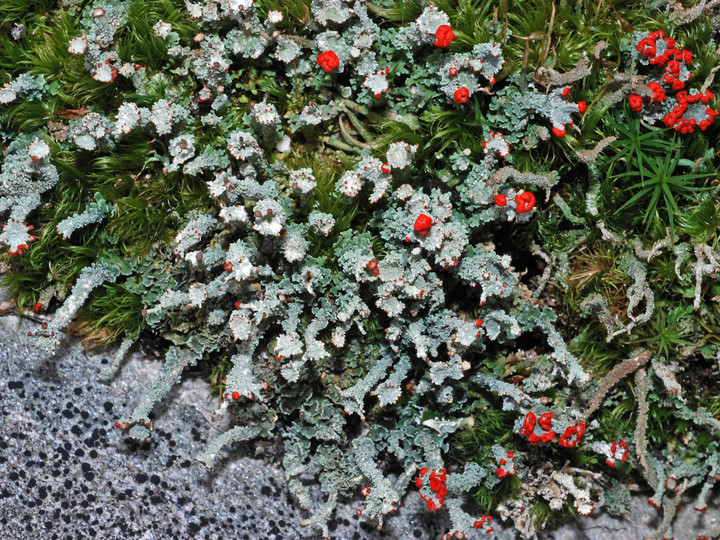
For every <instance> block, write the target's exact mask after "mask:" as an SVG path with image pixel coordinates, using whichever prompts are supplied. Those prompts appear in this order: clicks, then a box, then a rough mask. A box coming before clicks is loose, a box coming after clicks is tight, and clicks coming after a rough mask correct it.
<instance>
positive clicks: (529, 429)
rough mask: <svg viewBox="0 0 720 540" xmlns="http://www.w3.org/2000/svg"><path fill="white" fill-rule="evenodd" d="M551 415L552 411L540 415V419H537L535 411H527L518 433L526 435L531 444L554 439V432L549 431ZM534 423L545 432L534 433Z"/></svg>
mask: <svg viewBox="0 0 720 540" xmlns="http://www.w3.org/2000/svg"><path fill="white" fill-rule="evenodd" d="M552 417H553V413H544V414H543V415H541V416H540V420H539V421H538V418H537V417H536V416H535V413H533V412H532V411H529V412H528V413H527V414H526V415H525V420H524V421H523V427H522V429H521V430H520V435H523V436H526V437H527V438H528V442H529V443H530V444H532V445H536V444H537V443H539V442H541V443H548V442H551V441H553V440H554V439H555V432H554V431H549V429H550V428H551V427H552ZM536 425H537V426H538V427H540V428H541V429H542V430H544V431H545V433H540V434H537V433H535V428H536Z"/></svg>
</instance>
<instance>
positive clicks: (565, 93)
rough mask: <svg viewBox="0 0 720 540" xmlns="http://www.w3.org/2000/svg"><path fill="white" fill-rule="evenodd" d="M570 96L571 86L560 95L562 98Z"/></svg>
mask: <svg viewBox="0 0 720 540" xmlns="http://www.w3.org/2000/svg"><path fill="white" fill-rule="evenodd" d="M569 94H570V87H569V86H566V87H565V88H563V91H562V92H560V95H561V96H562V97H567V96H568V95H569Z"/></svg>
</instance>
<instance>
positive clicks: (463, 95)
mask: <svg viewBox="0 0 720 540" xmlns="http://www.w3.org/2000/svg"><path fill="white" fill-rule="evenodd" d="M453 98H454V99H455V101H457V102H458V103H467V100H468V99H469V98H470V92H469V91H468V89H467V88H465V87H464V86H463V87H462V88H458V89H457V90H455V93H454V94H453Z"/></svg>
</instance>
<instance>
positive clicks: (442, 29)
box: [435, 24, 455, 47]
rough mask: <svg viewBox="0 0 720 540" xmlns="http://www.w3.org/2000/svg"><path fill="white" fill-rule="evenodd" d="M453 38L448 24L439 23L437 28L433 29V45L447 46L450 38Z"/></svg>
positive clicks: (453, 35)
mask: <svg viewBox="0 0 720 540" xmlns="http://www.w3.org/2000/svg"><path fill="white" fill-rule="evenodd" d="M453 39H455V34H453V31H452V28H451V27H450V25H448V24H441V25H440V26H438V29H437V30H435V46H436V47H447V46H448V45H450V43H451V42H452V40H453Z"/></svg>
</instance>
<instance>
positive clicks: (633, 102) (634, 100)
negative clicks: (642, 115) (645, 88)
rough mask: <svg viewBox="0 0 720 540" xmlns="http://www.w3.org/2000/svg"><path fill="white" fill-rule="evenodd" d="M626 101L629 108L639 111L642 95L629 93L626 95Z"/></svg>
mask: <svg viewBox="0 0 720 540" xmlns="http://www.w3.org/2000/svg"><path fill="white" fill-rule="evenodd" d="M628 103H630V108H631V109H632V110H633V111H636V112H637V111H640V110H642V97H641V96H640V94H630V95H629V96H628Z"/></svg>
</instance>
